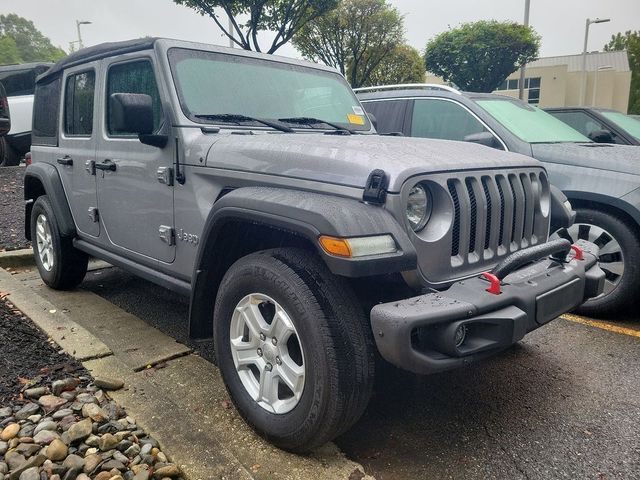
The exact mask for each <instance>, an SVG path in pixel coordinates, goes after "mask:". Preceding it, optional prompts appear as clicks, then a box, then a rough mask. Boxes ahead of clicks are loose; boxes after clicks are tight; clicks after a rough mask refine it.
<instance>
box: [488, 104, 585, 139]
mask: <svg viewBox="0 0 640 480" xmlns="http://www.w3.org/2000/svg"><path fill="white" fill-rule="evenodd" d="M476 103H477V104H478V105H480V107H482V108H483V109H484V110H485V111H486V112H487V113H488V114H489V115H491V116H492V117H493V118H495V119H496V120H497V121H498V122H499V123H501V124H502V125H503V126H504V127H505V128H506V129H507V130H509V131H510V132H511V133H513V134H514V135H515V136H516V137H518V138H519V139H520V140H523V141H525V142H528V143H563V142H575V143H586V142H591V140H589V139H588V138H587V137H585V136H584V135H582V134H581V133H580V132H578V131H577V130H574V129H573V128H571V127H570V126H569V125H567V124H566V123H564V122H562V121H560V120H558V119H557V118H555V117H554V116H553V115H550V114H548V113H547V112H545V111H543V110H540V109H539V108H538V107H533V106H531V105H527V104H526V103H522V102H520V101H518V100H510V99H505V98H495V99H493V98H492V99H486V98H483V99H479V100H476Z"/></svg>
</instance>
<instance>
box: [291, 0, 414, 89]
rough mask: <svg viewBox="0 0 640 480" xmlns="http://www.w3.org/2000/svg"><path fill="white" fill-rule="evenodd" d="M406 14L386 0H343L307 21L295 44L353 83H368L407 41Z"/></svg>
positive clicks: (361, 84) (310, 57) (302, 51)
mask: <svg viewBox="0 0 640 480" xmlns="http://www.w3.org/2000/svg"><path fill="white" fill-rule="evenodd" d="M403 24H404V22H403V18H402V15H400V13H399V12H398V10H397V9H395V8H393V7H391V6H390V5H389V4H388V3H387V2H386V1H385V0H342V2H341V3H340V6H339V7H338V8H337V9H335V10H333V11H331V12H329V13H327V14H326V15H323V16H321V17H318V18H316V19H315V20H313V21H311V22H309V23H308V24H307V25H305V26H304V27H303V28H302V29H301V30H300V31H299V32H298V33H297V34H296V36H295V37H294V39H293V44H294V45H295V46H296V47H297V48H298V50H299V51H300V53H302V55H303V56H304V57H305V58H307V59H309V60H312V61H316V62H322V63H325V64H326V65H329V66H331V67H334V68H337V69H338V70H340V72H342V74H343V75H345V76H346V77H347V79H348V80H349V83H351V86H352V87H354V88H356V87H361V86H363V85H366V84H367V83H368V82H369V81H370V80H369V79H370V77H371V75H372V74H373V72H375V70H376V69H377V68H378V66H379V65H380V64H381V62H382V61H383V60H384V59H385V58H387V56H389V55H390V54H391V52H393V51H394V49H395V48H396V47H398V46H399V45H401V44H402V43H403V42H404V26H403Z"/></svg>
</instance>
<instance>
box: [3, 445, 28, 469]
mask: <svg viewBox="0 0 640 480" xmlns="http://www.w3.org/2000/svg"><path fill="white" fill-rule="evenodd" d="M4 461H5V462H7V465H9V470H16V469H18V468H20V467H21V466H22V465H24V463H25V462H26V461H27V459H26V458H24V455H21V454H20V453H18V452H16V451H15V450H11V451H10V452H7V454H6V455H5V456H4Z"/></svg>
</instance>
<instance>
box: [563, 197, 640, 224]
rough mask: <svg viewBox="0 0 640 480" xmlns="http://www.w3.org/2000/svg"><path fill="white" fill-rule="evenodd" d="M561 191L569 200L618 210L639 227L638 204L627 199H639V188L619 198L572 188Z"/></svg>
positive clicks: (639, 214) (639, 213)
mask: <svg viewBox="0 0 640 480" xmlns="http://www.w3.org/2000/svg"><path fill="white" fill-rule="evenodd" d="M563 193H564V194H565V195H566V196H567V198H568V199H569V201H571V202H573V201H574V200H578V201H580V200H582V201H586V202H595V203H599V204H601V205H604V206H609V207H613V208H615V209H617V210H620V211H621V212H624V213H625V214H627V215H628V216H629V217H630V218H631V219H632V220H633V221H634V222H635V224H636V226H638V227H640V210H638V206H634V205H633V204H632V203H630V202H629V201H628V199H632V200H633V198H632V197H635V200H636V201H640V188H639V189H636V190H634V191H632V192H630V193H628V194H626V195H624V196H623V197H620V198H616V197H611V196H609V195H602V194H600V193H595V192H583V191H574V190H565V191H564V192H563ZM574 208H575V207H574Z"/></svg>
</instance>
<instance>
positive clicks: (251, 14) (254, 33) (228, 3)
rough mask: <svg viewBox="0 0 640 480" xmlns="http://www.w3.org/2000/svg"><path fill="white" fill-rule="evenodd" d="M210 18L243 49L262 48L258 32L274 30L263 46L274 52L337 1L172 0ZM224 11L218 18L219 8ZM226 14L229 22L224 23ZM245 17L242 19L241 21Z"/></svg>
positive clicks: (268, 51) (256, 49) (260, 49)
mask: <svg viewBox="0 0 640 480" xmlns="http://www.w3.org/2000/svg"><path fill="white" fill-rule="evenodd" d="M173 1H174V2H175V3H177V4H178V5H185V6H187V7H189V8H192V9H194V10H195V11H196V12H198V13H199V14H200V15H203V16H209V17H211V18H212V19H213V21H214V22H215V24H216V25H217V26H218V28H219V29H220V30H222V32H223V33H224V34H225V35H226V36H227V37H228V38H229V39H232V40H233V42H234V43H235V44H236V45H238V46H239V47H241V48H244V49H245V50H255V51H256V52H261V51H263V49H262V47H261V46H260V44H259V42H258V32H259V31H261V30H268V31H272V32H275V38H274V39H273V41H272V42H271V45H270V46H269V48H268V49H267V53H274V52H275V51H276V50H278V48H280V47H281V46H282V45H284V44H285V43H287V42H288V41H290V40H291V38H292V37H293V36H294V35H295V34H296V33H297V32H298V31H299V30H300V29H301V28H302V27H303V26H304V25H305V24H306V23H307V22H309V21H312V20H314V19H315V18H317V17H319V16H321V15H323V14H325V13H326V12H328V11H330V10H332V9H334V8H336V6H337V5H338V0H173ZM216 9H219V10H220V9H221V10H222V11H223V12H224V14H225V15H224V16H223V17H220V13H219V10H218V11H216ZM225 17H227V18H228V19H230V21H231V25H230V27H229V26H225V23H226V22H227V18H225ZM242 19H246V20H244V21H243V20H242Z"/></svg>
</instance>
